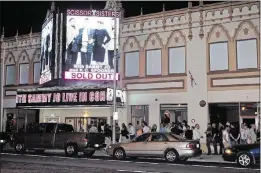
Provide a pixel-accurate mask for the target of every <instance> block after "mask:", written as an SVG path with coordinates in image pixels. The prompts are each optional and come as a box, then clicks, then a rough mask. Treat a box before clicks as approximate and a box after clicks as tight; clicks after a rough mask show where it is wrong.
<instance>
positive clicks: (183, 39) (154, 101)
mask: <svg viewBox="0 0 261 173" xmlns="http://www.w3.org/2000/svg"><path fill="white" fill-rule="evenodd" d="M259 22H260V4H259V2H220V3H216V4H209V5H204V4H203V2H202V1H201V2H200V4H199V6H192V3H191V2H188V7H187V8H185V9H179V10H170V11H165V9H164V7H163V10H162V12H159V13H154V14H146V15H144V14H143V13H142V11H141V14H140V15H139V16H135V17H129V18H125V19H124V20H123V21H122V30H121V49H122V54H121V56H122V57H123V61H122V67H123V68H122V72H121V74H122V76H123V82H122V87H124V88H126V90H127V105H128V107H127V112H128V116H127V120H128V122H132V123H133V124H135V125H140V122H141V121H142V120H145V121H147V122H148V123H149V125H150V126H151V125H153V124H156V125H157V126H158V127H159V125H160V123H161V122H162V121H163V119H162V118H163V114H164V112H165V111H169V112H170V121H171V122H177V121H179V122H181V121H183V120H187V122H188V124H189V125H191V126H193V125H195V124H196V123H198V124H199V125H200V126H201V127H200V129H201V133H202V135H203V136H204V132H205V130H206V127H207V123H208V122H211V123H213V122H216V123H217V122H222V123H225V122H231V123H237V124H239V123H242V122H246V123H248V124H252V123H255V124H256V125H258V124H259V119H260V118H259V116H260V109H259V107H260V23H259ZM204 141H205V140H203V142H204Z"/></svg>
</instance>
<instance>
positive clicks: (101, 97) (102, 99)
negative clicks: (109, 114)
mask: <svg viewBox="0 0 261 173" xmlns="http://www.w3.org/2000/svg"><path fill="white" fill-rule="evenodd" d="M100 101H106V93H105V91H101V92H100Z"/></svg>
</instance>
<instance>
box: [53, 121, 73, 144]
mask: <svg viewBox="0 0 261 173" xmlns="http://www.w3.org/2000/svg"><path fill="white" fill-rule="evenodd" d="M71 132H74V129H73V126H72V125H69V124H58V125H57V130H56V133H55V138H54V147H55V148H60V149H62V148H64V142H65V140H66V138H67V137H68V134H70V133H71Z"/></svg>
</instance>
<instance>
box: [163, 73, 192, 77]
mask: <svg viewBox="0 0 261 173" xmlns="http://www.w3.org/2000/svg"><path fill="white" fill-rule="evenodd" d="M167 76H177V77H178V76H187V74H186V73H169V74H168V75H167Z"/></svg>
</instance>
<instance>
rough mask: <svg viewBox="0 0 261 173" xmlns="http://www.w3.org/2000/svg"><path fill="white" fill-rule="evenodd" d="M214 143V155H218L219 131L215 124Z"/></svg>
mask: <svg viewBox="0 0 261 173" xmlns="http://www.w3.org/2000/svg"><path fill="white" fill-rule="evenodd" d="M212 141H213V147H214V154H215V155H218V151H217V143H218V129H217V127H216V124H215V123H213V124H212Z"/></svg>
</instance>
